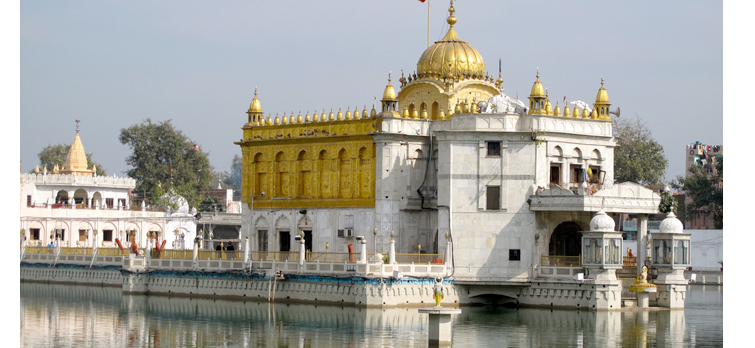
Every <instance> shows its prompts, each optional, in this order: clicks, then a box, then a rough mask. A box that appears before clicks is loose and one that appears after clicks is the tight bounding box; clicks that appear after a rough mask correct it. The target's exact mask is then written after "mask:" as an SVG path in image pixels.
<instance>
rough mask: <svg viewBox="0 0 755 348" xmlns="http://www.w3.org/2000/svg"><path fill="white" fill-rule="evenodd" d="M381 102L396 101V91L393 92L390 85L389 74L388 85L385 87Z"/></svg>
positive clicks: (389, 77)
mask: <svg viewBox="0 0 755 348" xmlns="http://www.w3.org/2000/svg"><path fill="white" fill-rule="evenodd" d="M383 100H396V90H394V89H393V85H391V74H388V85H387V86H385V91H384V92H383Z"/></svg>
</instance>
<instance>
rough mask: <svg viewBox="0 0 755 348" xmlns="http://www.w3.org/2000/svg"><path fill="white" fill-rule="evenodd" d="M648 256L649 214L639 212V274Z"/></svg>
mask: <svg viewBox="0 0 755 348" xmlns="http://www.w3.org/2000/svg"><path fill="white" fill-rule="evenodd" d="M647 256H648V216H647V215H646V214H637V275H638V276H639V275H640V273H642V267H643V266H645V260H646V259H647Z"/></svg>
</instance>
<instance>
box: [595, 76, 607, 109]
mask: <svg viewBox="0 0 755 348" xmlns="http://www.w3.org/2000/svg"><path fill="white" fill-rule="evenodd" d="M595 103H596V104H608V92H607V91H606V89H605V88H603V78H602V77H601V78H600V89H599V90H598V95H597V96H596V97H595Z"/></svg>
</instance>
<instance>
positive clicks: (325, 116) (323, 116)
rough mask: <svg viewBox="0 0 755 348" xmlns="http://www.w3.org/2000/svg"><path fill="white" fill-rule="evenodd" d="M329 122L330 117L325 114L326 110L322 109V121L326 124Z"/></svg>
mask: <svg viewBox="0 0 755 348" xmlns="http://www.w3.org/2000/svg"><path fill="white" fill-rule="evenodd" d="M327 120H328V115H327V114H326V113H325V109H322V115H320V121H321V122H325V121H327Z"/></svg>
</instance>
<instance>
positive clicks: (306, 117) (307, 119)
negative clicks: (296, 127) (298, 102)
mask: <svg viewBox="0 0 755 348" xmlns="http://www.w3.org/2000/svg"><path fill="white" fill-rule="evenodd" d="M304 122H307V123H309V122H312V116H310V115H309V110H307V116H304Z"/></svg>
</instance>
